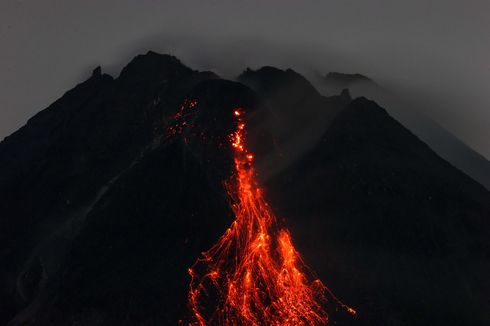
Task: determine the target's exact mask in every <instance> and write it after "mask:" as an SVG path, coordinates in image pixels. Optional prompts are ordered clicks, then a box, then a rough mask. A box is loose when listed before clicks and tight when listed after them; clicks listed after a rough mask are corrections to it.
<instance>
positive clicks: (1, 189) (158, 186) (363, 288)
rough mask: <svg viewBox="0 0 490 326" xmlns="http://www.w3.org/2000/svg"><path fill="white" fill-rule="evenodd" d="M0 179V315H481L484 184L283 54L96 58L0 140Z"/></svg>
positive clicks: (37, 319)
mask: <svg viewBox="0 0 490 326" xmlns="http://www.w3.org/2000/svg"><path fill="white" fill-rule="evenodd" d="M0 195H1V196H0V198H1V200H0V226H1V227H0V248H2V249H1V250H0V261H1V267H0V277H1V278H0V280H1V283H0V307H1V309H0V323H1V324H7V325H157V324H158V325H178V324H193V323H197V324H201V325H204V324H209V325H219V324H224V325H227V324H228V325H254V324H255V325H274V324H276V325H280V324H283V325H287V324H288V323H289V324H293V325H294V324H298V325H300V324H306V325H323V324H327V323H328V324H332V325H333V324H337V325H488V324H489V323H490V314H489V313H488V312H489V311H490V306H489V303H488V295H489V294H490V282H489V281H488V274H489V272H490V240H489V239H490V224H489V220H488V216H490V193H489V192H488V191H487V190H486V189H485V188H484V187H483V186H481V185H480V184H479V183H477V182H476V181H474V180H472V179H471V178H470V177H468V176H467V175H465V174H464V173H463V172H461V171H460V170H458V169H456V168H454V167H453V166H452V165H451V164H449V163H448V162H446V161H445V160H443V159H442V158H440V157H439V156H438V155H437V154H435V153H434V152H433V151H432V150H431V149H430V148H429V147H428V146H427V145H426V144H425V143H423V142H422V141H421V140H419V139H418V138H417V137H416V136H415V135H414V134H412V133H411V132H410V131H409V130H408V129H406V128H405V127H404V126H403V125H402V124H400V123H399V122H397V121H396V120H395V119H393V118H392V117H391V116H390V115H389V114H388V113H387V112H386V111H385V110H384V109H383V108H381V107H380V106H379V105H378V104H376V103H375V102H373V101H370V100H368V99H366V98H363V97H361V98H355V99H353V98H352V97H351V95H350V94H349V92H348V91H347V90H344V91H342V92H341V93H339V94H338V95H336V96H331V97H325V96H322V95H321V94H320V93H319V92H318V91H317V90H316V89H315V88H314V87H313V86H312V84H311V83H310V82H309V81H308V80H307V79H306V78H304V77H303V76H301V75H300V74H298V73H297V72H295V71H293V70H280V69H277V68H274V67H263V68H261V69H258V70H251V69H247V70H245V71H244V72H243V73H242V74H241V75H240V76H239V77H238V78H237V80H236V81H229V80H224V79H222V78H220V77H219V76H218V75H216V74H215V73H212V72H200V71H196V70H193V69H191V68H189V67H186V66H185V65H184V64H182V63H181V62H180V61H179V60H178V59H177V58H175V57H172V56H169V55H161V54H157V53H154V52H148V53H147V54H145V55H140V56H137V57H136V58H134V59H133V60H132V61H131V62H130V63H129V64H128V65H127V66H126V67H125V68H124V69H123V70H122V72H121V74H120V76H119V77H117V78H113V77H111V76H109V75H106V74H103V73H102V71H101V69H100V68H98V69H95V70H94V73H93V75H92V76H91V77H90V78H89V79H88V80H86V81H85V82H83V83H81V84H79V85H77V86H76V87H75V88H73V89H72V90H70V91H68V92H67V93H66V94H65V95H63V96H62V97H61V98H60V99H59V100H57V101H56V102H54V103H53V104H52V105H50V106H49V107H48V108H46V109H45V110H42V111H41V112H39V113H38V114H37V115H35V116H34V117H33V118H31V119H30V120H29V121H28V122H27V124H26V125H25V126H24V127H22V128H21V129H19V130H18V131H17V132H15V133H13V134H12V135H11V136H9V137H7V138H5V139H4V140H3V141H2V142H1V143H0ZM327 286H328V288H327ZM351 307H352V308H351ZM354 309H355V311H356V314H355V315H353V313H354Z"/></svg>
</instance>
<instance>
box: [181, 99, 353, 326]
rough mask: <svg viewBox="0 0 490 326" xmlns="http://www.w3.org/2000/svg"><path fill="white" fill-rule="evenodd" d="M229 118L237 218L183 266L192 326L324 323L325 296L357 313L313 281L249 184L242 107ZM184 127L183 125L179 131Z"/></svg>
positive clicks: (252, 177)
mask: <svg viewBox="0 0 490 326" xmlns="http://www.w3.org/2000/svg"><path fill="white" fill-rule="evenodd" d="M190 103H192V104H191V105H192V106H191V107H190V108H193V107H195V106H196V103H195V101H188V102H186V103H185V104H184V105H185V106H187V107H189V106H190V105H189V104H190ZM181 112H182V110H181ZM233 113H234V116H235V118H236V121H237V128H236V130H235V131H234V132H233V133H232V134H231V135H229V141H230V143H231V145H232V148H233V151H234V161H235V174H234V175H233V177H232V178H231V179H230V180H229V181H228V182H227V183H226V184H225V186H226V190H227V192H228V195H229V197H230V198H231V201H232V208H233V211H234V213H235V217H236V220H235V221H234V222H233V223H232V224H231V226H230V227H229V228H228V229H227V230H226V232H225V233H224V235H223V236H222V237H221V238H220V239H219V241H218V243H216V244H215V245H214V246H213V247H212V248H211V249H209V250H208V251H206V252H204V253H202V257H201V258H199V259H198V260H197V261H196V263H195V264H194V265H193V266H192V268H190V269H189V274H190V276H191V284H190V289H189V304H190V307H191V309H192V311H193V314H194V319H195V320H194V322H192V324H195V325H200V326H205V325H324V324H327V323H328V315H327V312H326V310H325V304H326V301H327V295H330V297H331V298H333V299H334V300H335V302H337V303H338V304H340V305H341V306H342V307H344V308H345V309H347V311H348V312H350V313H352V314H355V311H354V310H353V309H351V308H349V307H347V306H345V305H344V304H342V303H341V302H340V301H338V300H337V299H336V298H335V296H333V294H332V293H331V292H330V291H329V290H328V289H327V288H326V287H325V286H324V285H323V283H322V282H321V281H320V280H318V279H312V277H311V275H310V273H309V270H308V268H307V267H306V266H305V264H304V263H303V261H302V259H301V257H300V255H299V253H298V252H297V251H296V249H295V248H294V246H293V244H292V242H291V236H290V234H289V232H288V231H287V230H285V229H281V228H279V227H278V225H277V224H276V217H275V216H274V214H273V212H272V210H271V209H270V207H269V206H268V205H267V203H266V201H265V199H264V197H263V195H262V191H261V189H260V188H259V187H258V184H257V182H256V180H255V170H254V168H253V166H252V162H253V159H254V156H253V154H252V153H250V152H249V151H248V150H247V148H246V146H245V135H246V134H245V122H244V121H243V119H242V117H243V110H242V109H241V108H236V109H235V110H234V111H233ZM179 114H180V115H182V113H179ZM183 125H185V121H184V122H181V124H180V125H178V126H179V127H178V128H182V127H183ZM176 131H177V130H171V132H172V133H175V132H176Z"/></svg>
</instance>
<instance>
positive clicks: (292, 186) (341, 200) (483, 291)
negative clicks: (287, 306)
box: [266, 98, 490, 325]
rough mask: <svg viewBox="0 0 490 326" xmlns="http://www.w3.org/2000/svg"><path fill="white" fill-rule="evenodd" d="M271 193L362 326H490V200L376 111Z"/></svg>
mask: <svg viewBox="0 0 490 326" xmlns="http://www.w3.org/2000/svg"><path fill="white" fill-rule="evenodd" d="M266 189H267V190H268V193H269V195H270V198H271V200H272V203H273V206H274V207H276V208H277V209H278V211H279V212H280V213H281V214H280V215H282V216H287V218H288V221H289V224H290V225H291V226H292V229H293V234H295V236H296V239H297V242H298V244H300V246H301V247H302V248H303V252H304V253H305V256H306V257H307V258H308V260H309V261H312V262H321V263H319V264H316V265H315V268H316V270H317V271H318V272H319V273H320V276H323V277H324V279H325V280H326V281H327V284H330V285H333V289H334V290H337V291H336V292H337V294H339V295H341V296H343V297H344V299H345V300H346V301H347V302H349V303H351V304H353V305H354V306H356V307H357V308H358V309H359V311H360V313H359V321H360V323H361V324H363V325H465V324H471V325H486V324H488V323H489V322H490V315H489V314H488V311H489V310H488V309H489V307H488V305H485V302H486V299H485V298H486V297H487V295H488V293H489V291H490V284H489V282H488V280H487V279H486V276H485V275H487V274H488V271H489V267H490V264H489V260H488V258H489V256H490V241H489V239H490V223H489V220H488V216H490V200H489V198H490V197H489V194H488V192H487V191H486V190H485V189H484V188H483V187H482V186H480V185H479V184H478V183H476V182H474V181H473V180H471V179H470V178H468V177H467V176H466V175H464V174H463V173H461V172H459V171H458V170H456V169H455V168H453V167H452V166H451V165H450V164H448V163H447V162H445V161H444V160H442V159H441V158H440V157H438V156H437V155H436V154H435V153H434V152H432V151H431V150H430V149H429V148H428V147H427V146H426V145H425V144H424V143H422V142H421V141H420V140H418V139H417V138H416V137H415V136H414V135H413V134H411V133H410V132H409V131H408V130H406V129H405V128H403V127H402V126H401V125H400V124H399V123H397V122H396V121H395V120H393V119H392V118H391V117H390V116H388V114H387V113H386V112H385V111H384V110H383V109H381V108H380V107H379V106H377V105H376V104H375V103H374V102H371V101H368V100H366V99H363V98H360V99H356V100H354V101H353V102H352V103H351V104H350V105H349V106H348V107H347V108H346V109H345V110H344V111H343V112H342V113H341V114H340V115H339V116H338V117H337V118H336V119H335V121H334V122H333V124H332V126H331V127H330V128H329V130H328V131H327V132H326V133H325V135H324V136H323V138H322V141H321V142H320V143H319V144H318V145H317V146H316V147H315V148H314V149H313V150H312V151H311V152H309V153H308V154H307V155H306V156H305V157H304V158H302V159H301V161H300V162H298V164H295V165H294V166H293V167H291V168H290V169H288V170H286V171H285V172H284V173H282V174H281V175H280V176H278V177H277V178H275V179H273V180H270V182H268V184H267V186H266ZM323 248H326V249H323Z"/></svg>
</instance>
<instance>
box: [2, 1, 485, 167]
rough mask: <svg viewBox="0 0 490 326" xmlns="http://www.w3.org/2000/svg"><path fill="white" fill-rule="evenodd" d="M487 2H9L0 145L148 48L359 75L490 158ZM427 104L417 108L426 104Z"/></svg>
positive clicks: (190, 57)
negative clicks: (410, 102) (97, 74)
mask: <svg viewBox="0 0 490 326" xmlns="http://www.w3.org/2000/svg"><path fill="white" fill-rule="evenodd" d="M489 14H490V1H488V0H482V1H476V0H468V1H461V0H460V1H454V0H433V1H425V0H412V1H404V2H403V3H402V2H400V1H393V0H377V1H352V0H341V1H298V0H296V1H291V0H281V1H264V0H261V1H258V0H253V1H252V0H247V1H243V0H242V1H230V0H227V1H224V0H221V1H217V0H216V1H203V0H201V1H194V0H193V1H186V0H179V1H158V0H138V1H129V0H123V1H121V0H118V1H116V0H105V1H100V0H99V1H95V0H85V1H66V0H44V1H38V0H16V1H14V0H2V1H1V2H0V44H1V51H0V72H1V73H0V139H1V138H3V137H5V136H7V135H9V134H10V133H12V132H13V131H15V130H16V129H18V128H19V127H20V126H22V125H23V124H24V123H25V122H26V121H27V119H28V118H30V117H31V116H32V115H33V114H35V113H36V112H38V111H40V110H42V109H43V108H45V107H46V106H47V105H49V104H50V103H52V102H53V101H54V100H56V99H57V98H59V97H60V96H61V95H62V94H63V93H64V92H65V91H67V90H69V89H70V88H71V87H73V86H74V85H76V84H77V83H79V82H81V81H82V80H83V79H85V78H87V77H88V76H89V75H90V73H91V70H92V69H93V68H94V67H96V66H97V65H101V66H102V67H103V70H104V71H105V72H108V73H110V74H112V75H115V76H117V74H118V73H119V71H120V69H121V68H122V66H124V65H125V64H126V63H127V62H128V61H129V60H130V59H131V58H132V57H133V56H134V55H136V54H139V53H145V52H147V50H150V49H152V50H155V51H158V52H167V53H170V54H174V55H176V56H178V57H179V58H180V59H181V60H182V61H183V62H184V63H186V64H188V65H190V66H192V67H193V68H196V69H210V70H214V71H216V72H218V73H220V74H221V75H222V76H224V77H228V78H232V77H235V76H236V75H237V74H238V73H239V72H240V71H241V70H243V69H244V68H246V67H247V66H250V67H252V68H257V67H259V66H262V65H266V64H268V65H274V66H279V67H289V66H290V67H292V68H295V69H297V70H299V71H306V72H308V71H309V72H317V73H322V74H324V73H327V72H328V71H332V70H333V71H341V72H348V73H362V74H365V75H368V76H369V77H371V78H373V79H374V80H376V81H377V82H378V83H380V84H382V85H388V86H389V87H391V88H393V89H396V90H399V91H400V92H403V93H404V94H408V95H409V96H413V97H419V98H421V97H422V98H424V99H426V100H427V102H429V103H431V105H429V106H428V108H426V109H425V110H426V112H424V113H425V114H426V115H428V116H429V117H431V118H433V119H434V120H435V121H437V122H438V123H439V124H441V125H442V126H444V127H445V128H447V129H448V130H449V131H451V132H452V133H454V134H455V135H456V136H457V137H459V138H460V139H462V140H463V141H464V142H466V143H467V144H468V145H470V146H471V147H473V148H474V149H475V150H477V151H478V152H480V153H481V154H483V155H484V156H486V157H487V158H490V145H489V143H488V139H489V138H490V128H488V125H489V124H490V61H489V59H488V58H490V19H489V17H490V16H489ZM419 109H420V108H419Z"/></svg>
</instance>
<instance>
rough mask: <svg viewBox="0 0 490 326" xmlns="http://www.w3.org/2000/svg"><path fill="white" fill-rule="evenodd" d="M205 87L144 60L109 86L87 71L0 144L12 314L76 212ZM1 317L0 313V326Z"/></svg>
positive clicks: (5, 285)
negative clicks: (186, 97)
mask: <svg viewBox="0 0 490 326" xmlns="http://www.w3.org/2000/svg"><path fill="white" fill-rule="evenodd" d="M209 78H216V77H215V76H212V75H210V74H203V73H198V72H196V71H193V70H191V69H189V68H187V67H185V66H184V65H182V64H181V63H180V62H179V61H178V60H177V59H176V58H174V57H171V56H164V55H159V54H156V53H153V52H149V53H148V54H146V55H141V56H138V57H136V58H135V59H134V60H133V61H132V62H131V63H130V64H129V65H128V66H127V67H126V68H125V69H124V70H123V71H122V72H121V75H120V76H119V78H117V79H115V80H114V79H112V78H111V77H110V76H107V75H101V74H100V69H96V70H95V71H94V75H93V76H92V77H91V78H90V79H89V80H87V81H86V82H84V83H82V84H80V85H78V86H77V87H75V88H74V89H73V90H71V91H69V92H67V93H66V94H65V95H64V96H63V97H62V98H61V99H59V100H58V101H56V102H55V103H53V104H52V105H51V106H50V107H48V108H47V109H46V110H43V111H41V112H40V113H39V114H37V115H36V116H35V117H33V118H32V119H30V120H29V122H28V123H27V124H26V125H25V126H24V127H22V128H21V129H20V130H19V131H17V132H16V133H14V134H13V135H11V136H10V137H7V138H6V139H5V140H4V141H3V142H2V143H0V181H1V182H0V197H1V198H2V201H0V216H1V218H0V248H2V249H1V251H0V260H2V261H4V262H8V264H5V265H4V266H5V267H4V268H2V270H1V272H0V276H1V283H0V302H7V303H8V304H9V306H11V308H12V309H14V308H13V306H19V307H21V306H22V305H24V304H25V303H26V302H29V301H30V300H32V296H33V295H34V294H35V293H36V289H35V288H36V287H37V286H38V285H39V283H40V282H41V279H42V278H46V277H48V278H49V277H50V274H51V273H54V272H55V271H56V269H57V268H58V267H57V266H58V263H59V261H58V260H59V259H61V258H60V257H58V256H63V254H64V252H59V253H58V252H56V253H55V254H53V251H54V250H53V248H52V247H53V246H54V247H60V244H57V241H62V242H65V241H69V240H68V239H67V238H70V237H72V236H73V233H74V234H76V228H77V227H78V225H79V224H80V223H81V222H82V221H83V218H84V215H85V214H86V211H87V210H89V208H90V206H91V205H92V204H93V202H94V201H95V200H96V199H97V198H98V196H99V195H100V194H101V192H103V191H105V189H106V187H107V185H108V184H109V183H110V182H111V180H114V178H116V177H117V176H118V175H119V174H120V173H121V172H122V171H123V170H124V169H127V168H128V167H129V166H130V165H131V163H132V162H133V161H134V160H135V159H136V158H137V157H138V156H139V155H140V154H141V153H142V152H143V151H144V150H145V148H146V147H147V146H148V145H150V144H151V142H152V141H153V139H154V137H155V136H156V135H158V133H161V132H162V130H163V129H164V128H165V126H164V121H166V118H167V117H168V116H170V115H173V114H175V112H176V110H177V108H178V103H180V102H181V101H182V96H183V95H184V94H185V93H187V92H188V91H189V90H190V89H191V88H192V87H193V86H194V85H195V84H196V83H198V82H199V81H201V80H205V79H209ZM98 194H99V195H98ZM60 238H62V239H61V240H60ZM14 310H15V309H14ZM11 311H12V310H11V309H10V308H9V309H2V310H1V311H0V322H1V321H5V320H7V319H9V318H10V317H11V315H10V313H11ZM9 312H10V313H9Z"/></svg>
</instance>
